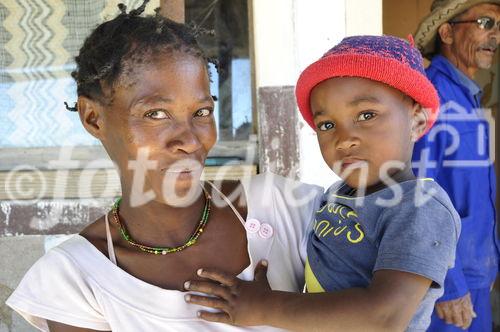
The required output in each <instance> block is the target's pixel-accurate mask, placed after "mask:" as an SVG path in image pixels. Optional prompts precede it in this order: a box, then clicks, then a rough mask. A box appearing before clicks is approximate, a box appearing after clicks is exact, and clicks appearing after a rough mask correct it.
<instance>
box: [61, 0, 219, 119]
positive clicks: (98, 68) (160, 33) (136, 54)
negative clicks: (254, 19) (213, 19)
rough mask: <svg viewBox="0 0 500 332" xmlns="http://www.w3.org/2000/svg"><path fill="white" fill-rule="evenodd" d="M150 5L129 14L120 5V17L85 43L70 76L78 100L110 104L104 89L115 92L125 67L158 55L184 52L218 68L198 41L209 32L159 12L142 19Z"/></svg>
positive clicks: (144, 4) (104, 24) (95, 32)
mask: <svg viewBox="0 0 500 332" xmlns="http://www.w3.org/2000/svg"><path fill="white" fill-rule="evenodd" d="M148 2H149V0H144V2H143V4H142V5H141V6H140V7H138V8H136V9H133V10H131V11H130V12H128V13H127V6H125V5H124V4H119V5H118V8H119V9H120V12H121V13H120V14H119V15H118V16H117V17H115V18H114V19H112V20H110V21H107V22H104V23H102V24H101V25H99V26H98V27H97V28H96V29H95V30H94V31H92V33H91V34H90V35H89V36H88V37H87V38H86V39H85V42H84V43H83V46H82V47H81V48H80V52H79V54H78V56H76V57H75V61H76V65H77V68H76V70H75V71H73V72H72V73H71V76H72V77H73V78H74V79H75V81H76V84H77V93H78V95H79V96H85V97H88V98H90V99H96V100H99V101H101V102H107V103H108V104H111V103H112V98H110V96H105V94H104V92H103V87H107V88H112V87H113V85H114V84H115V82H116V81H117V79H118V78H119V77H120V75H121V74H123V73H124V71H125V70H126V67H130V65H131V64H141V63H142V62H144V60H145V59H147V60H150V58H151V56H152V55H154V54H157V53H159V52H169V51H170V52H171V51H179V52H183V53H186V54H189V55H192V56H195V57H199V58H201V59H203V61H205V63H207V64H208V63H209V62H211V63H214V64H215V66H216V68H217V67H218V64H217V61H215V60H212V59H209V58H207V57H206V56H205V55H204V53H203V51H202V49H201V48H200V46H199V45H198V42H197V41H196V37H197V36H198V35H199V34H200V33H207V31H206V30H204V29H200V28H197V27H196V26H195V25H185V24H180V23H177V22H174V21H172V20H170V19H168V18H165V17H163V16H161V15H160V14H159V8H157V9H156V10H155V11H156V15H148V16H144V17H142V16H140V15H141V14H142V13H143V12H144V9H145V8H146V5H147V3H148ZM111 94H112V93H111ZM65 104H66V108H67V109H68V110H70V111H77V105H76V104H75V106H74V107H70V106H68V104H67V103H65Z"/></svg>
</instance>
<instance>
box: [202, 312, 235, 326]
mask: <svg viewBox="0 0 500 332" xmlns="http://www.w3.org/2000/svg"><path fill="white" fill-rule="evenodd" d="M198 317H200V318H201V319H203V320H206V321H209V322H217V323H226V324H232V321H231V318H230V317H229V315H228V314H226V313H225V312H208V311H199V312H198Z"/></svg>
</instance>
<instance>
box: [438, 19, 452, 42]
mask: <svg viewBox="0 0 500 332" xmlns="http://www.w3.org/2000/svg"><path fill="white" fill-rule="evenodd" d="M437 38H440V39H441V43H443V44H446V45H451V44H453V28H452V27H451V24H450V23H444V24H441V26H440V27H439V29H438V36H437Z"/></svg>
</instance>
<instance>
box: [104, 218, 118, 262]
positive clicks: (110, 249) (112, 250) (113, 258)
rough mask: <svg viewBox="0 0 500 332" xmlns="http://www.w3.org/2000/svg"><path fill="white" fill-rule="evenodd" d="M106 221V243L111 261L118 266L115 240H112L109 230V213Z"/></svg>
mask: <svg viewBox="0 0 500 332" xmlns="http://www.w3.org/2000/svg"><path fill="white" fill-rule="evenodd" d="M104 219H105V220H106V242H107V243H108V256H109V260H110V261H111V262H112V263H113V264H115V265H118V264H116V256H115V248H114V247H113V239H112V238H111V231H110V229H109V220H108V213H106V216H105V217H104Z"/></svg>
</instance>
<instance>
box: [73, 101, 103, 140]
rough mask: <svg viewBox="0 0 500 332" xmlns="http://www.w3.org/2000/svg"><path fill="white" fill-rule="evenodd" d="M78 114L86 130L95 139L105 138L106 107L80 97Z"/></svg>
mask: <svg viewBox="0 0 500 332" xmlns="http://www.w3.org/2000/svg"><path fill="white" fill-rule="evenodd" d="M78 114H79V115H80V121H81V122H82V124H83V126H84V127H85V129H86V130H87V131H88V132H89V133H90V134H91V135H92V136H94V137H95V138H97V139H99V140H103V138H104V121H103V120H104V107H103V106H102V105H101V104H100V103H99V102H98V101H95V100H92V99H89V98H87V97H84V96H79V97H78Z"/></svg>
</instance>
